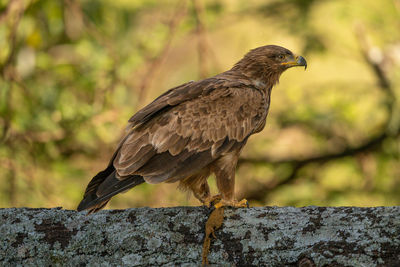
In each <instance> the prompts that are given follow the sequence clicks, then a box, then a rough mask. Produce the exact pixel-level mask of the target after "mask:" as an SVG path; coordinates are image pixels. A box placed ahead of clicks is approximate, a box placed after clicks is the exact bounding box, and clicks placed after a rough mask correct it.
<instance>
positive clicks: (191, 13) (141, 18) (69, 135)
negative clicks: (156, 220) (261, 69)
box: [0, 0, 400, 208]
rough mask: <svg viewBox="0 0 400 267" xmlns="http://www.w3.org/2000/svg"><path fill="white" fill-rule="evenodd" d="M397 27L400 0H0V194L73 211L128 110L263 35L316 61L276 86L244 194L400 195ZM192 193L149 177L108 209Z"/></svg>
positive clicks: (263, 198) (1, 202)
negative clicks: (154, 181)
mask: <svg viewBox="0 0 400 267" xmlns="http://www.w3.org/2000/svg"><path fill="white" fill-rule="evenodd" d="M399 29H400V1H399V0H382V1H374V0H365V1H363V3H362V4H361V3H360V2H359V1H356V0H349V1H339V0H337V1H335V0H330V1H322V0H270V1H256V0H250V1H240V0H224V1H222V0H221V1H217V0H207V1H200V0H197V1H196V0H193V1H185V0H182V1H181V0H166V1H155V0H147V1H140V0H135V1H131V0H113V1H107V0H101V1H100V0H97V1H95V0H81V1H77V0H65V1H61V0H32V1H29V0H14V1H7V0H0V73H1V76H0V170H1V171H0V192H1V194H0V207H10V206H31V207H39V206H45V207H53V206H63V207H65V208H75V207H76V205H77V204H78V202H79V201H80V198H81V196H82V194H83V191H84V189H85V187H86V185H87V183H88V181H89V180H90V179H91V177H92V176H94V175H95V174H96V173H97V172H98V171H100V170H102V169H104V168H105V166H106V164H107V162H108V160H109V157H110V156H111V155H112V152H113V149H114V148H115V146H116V144H117V142H118V140H119V139H120V138H121V136H122V135H123V129H124V127H125V125H126V122H127V120H128V119H129V117H130V115H132V114H133V113H134V112H136V111H137V110H138V109H140V108H141V107H143V106H144V105H146V103H149V102H150V101H151V100H152V99H153V98H155V97H157V96H158V95H159V94H161V93H162V92H164V91H166V90H167V89H169V88H171V87H173V86H176V85H179V84H181V83H184V82H187V81H188V80H196V79H199V78H202V77H205V76H210V75H214V74H216V73H219V72H221V71H224V70H227V69H228V68H230V67H231V66H232V65H233V64H234V63H235V62H236V61H237V60H239V59H240V58H241V57H242V56H243V55H244V54H245V53H246V52H247V51H248V50H249V49H251V48H254V47H257V46H261V45H265V44H278V45H282V46H285V47H287V48H289V49H291V50H292V51H295V52H297V53H299V54H302V55H303V56H305V57H306V58H307V61H308V62H309V69H308V70H307V71H306V72H303V71H302V70H300V69H296V70H294V69H293V70H290V71H288V72H286V73H285V74H284V75H283V76H282V78H281V83H280V84H279V85H278V86H277V87H276V88H275V89H274V91H273V99H272V106H271V110H270V115H269V118H268V123H267V127H266V128H265V130H264V131H263V132H262V133H260V134H258V135H256V136H253V137H252V138H251V139H250V141H249V142H248V145H247V147H246V148H245V150H244V153H243V160H242V161H241V162H240V165H239V168H238V171H237V191H238V195H239V196H245V197H248V198H249V199H250V200H251V204H252V205H295V206H302V205H358V206H375V205H399V204H400V168H399V152H400V144H399V128H400V122H399V120H400V118H399V115H398V114H400V113H399V107H398V103H397V102H396V98H398V94H399V86H400V71H399V66H400V31H399ZM210 182H211V183H212V188H213V190H215V183H214V182H213V178H210ZM197 204H198V203H197V202H196V200H194V198H188V197H187V194H185V193H176V185H174V184H172V185H169V184H168V185H156V186H155V185H147V184H145V185H141V186H139V187H137V188H135V189H134V190H131V191H129V193H127V194H124V195H120V196H117V197H115V198H114V199H113V200H112V201H111V203H110V205H109V207H110V208H126V207H135V206H174V205H197Z"/></svg>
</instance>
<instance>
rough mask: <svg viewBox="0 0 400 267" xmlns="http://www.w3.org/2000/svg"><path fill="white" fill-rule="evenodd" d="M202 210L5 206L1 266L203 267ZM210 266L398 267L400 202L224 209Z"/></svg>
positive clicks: (204, 217)
mask: <svg viewBox="0 0 400 267" xmlns="http://www.w3.org/2000/svg"><path fill="white" fill-rule="evenodd" d="M209 213H210V210H209V209H207V208H204V207H176V208H160V209H152V208H139V209H127V210H105V211H100V212H99V213H97V214H93V215H89V216H86V215H85V213H84V212H82V213H78V212H76V211H71V210H62V209H28V208H10V209H0V265H1V266H15V265H20V266H196V265H197V266H199V265H201V252H202V243H203V239H204V225H205V222H206V220H207V217H208V215H209ZM216 236H217V239H213V241H212V244H211V250H210V254H209V257H208V259H209V261H210V265H213V266H299V265H300V266H314V264H315V266H400V207H376V208H356V207H337V208H325V207H304V208H293V207H283V208H279V207H260V208H249V209H237V210H233V209H226V210H225V221H224V223H223V226H222V228H221V229H219V230H218V231H217V232H216Z"/></svg>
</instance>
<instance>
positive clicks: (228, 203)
mask: <svg viewBox="0 0 400 267" xmlns="http://www.w3.org/2000/svg"><path fill="white" fill-rule="evenodd" d="M214 207H215V208H216V209H219V208H222V207H234V208H248V207H249V202H248V201H247V199H242V200H241V201H239V202H238V201H236V200H234V201H226V200H221V201H220V202H218V203H217V204H215V205H214Z"/></svg>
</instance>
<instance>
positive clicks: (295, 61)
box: [281, 56, 307, 69]
mask: <svg viewBox="0 0 400 267" xmlns="http://www.w3.org/2000/svg"><path fill="white" fill-rule="evenodd" d="M281 64H282V65H286V66H287V67H288V68H290V67H300V66H304V69H307V61H306V60H305V59H304V57H302V56H294V57H292V58H290V59H289V61H287V62H283V63H281Z"/></svg>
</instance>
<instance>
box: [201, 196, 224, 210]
mask: <svg viewBox="0 0 400 267" xmlns="http://www.w3.org/2000/svg"><path fill="white" fill-rule="evenodd" d="M221 199H222V197H221V195H220V194H218V195H215V196H212V197H209V198H207V199H205V200H204V201H203V204H204V206H207V207H209V208H211V207H212V206H215V205H216V204H217V203H219V202H220V201H221Z"/></svg>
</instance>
